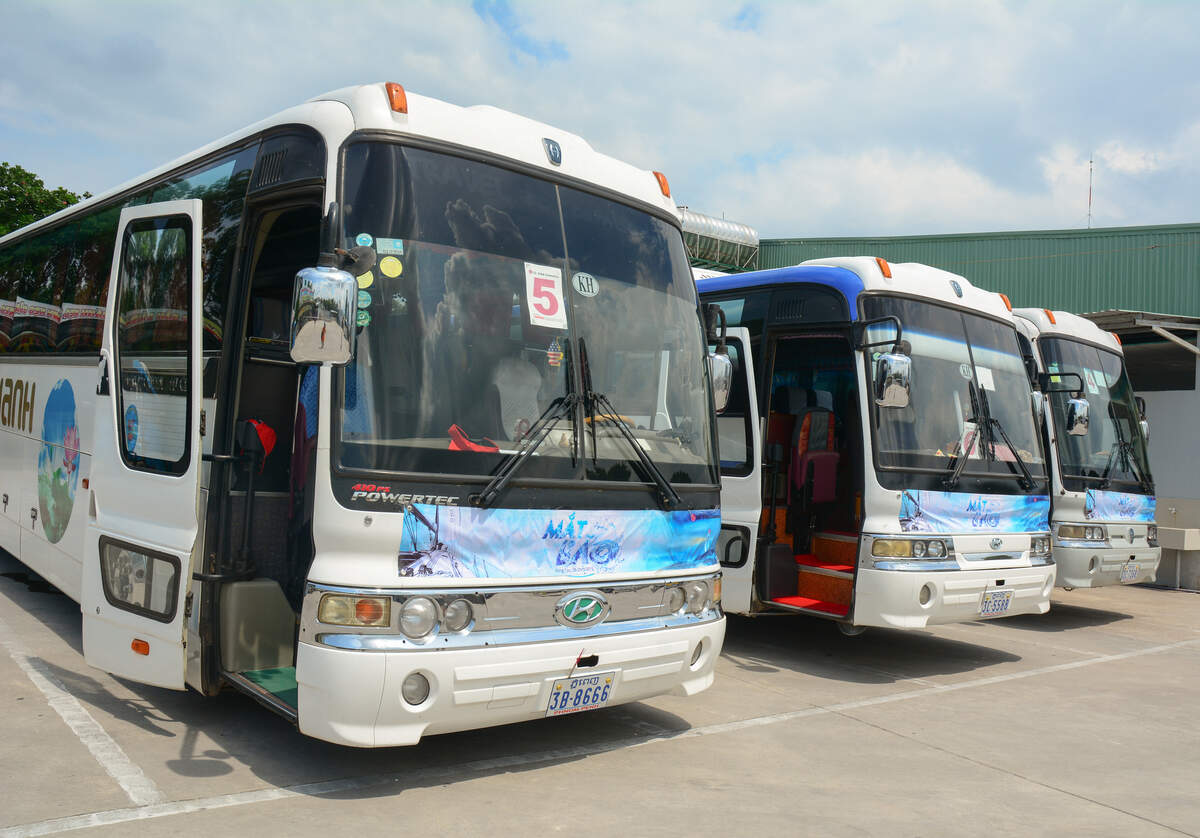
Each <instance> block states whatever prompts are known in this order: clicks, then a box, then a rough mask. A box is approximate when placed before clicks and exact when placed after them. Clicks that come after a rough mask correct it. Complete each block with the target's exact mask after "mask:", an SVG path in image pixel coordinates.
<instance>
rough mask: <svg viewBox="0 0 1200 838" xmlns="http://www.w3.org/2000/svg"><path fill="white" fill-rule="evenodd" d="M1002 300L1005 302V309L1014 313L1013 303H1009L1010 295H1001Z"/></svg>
mask: <svg viewBox="0 0 1200 838" xmlns="http://www.w3.org/2000/svg"><path fill="white" fill-rule="evenodd" d="M1000 299H1002V300H1004V307H1005V308H1006V309H1008V310H1009V311H1012V303H1010V302H1009V301H1008V295H1007V294H1001V295H1000Z"/></svg>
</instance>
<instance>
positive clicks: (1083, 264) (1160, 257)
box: [757, 223, 1200, 317]
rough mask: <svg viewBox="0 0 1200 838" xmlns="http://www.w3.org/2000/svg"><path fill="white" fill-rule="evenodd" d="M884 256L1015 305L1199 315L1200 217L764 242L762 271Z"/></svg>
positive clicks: (760, 257)
mask: <svg viewBox="0 0 1200 838" xmlns="http://www.w3.org/2000/svg"><path fill="white" fill-rule="evenodd" d="M850 255H854V256H860V255H861V256H882V257H883V258H884V259H887V260H888V261H889V262H922V263H924V264H926V265H933V266H935V267H938V268H943V269H945V270H948V271H952V272H954V273H957V274H961V275H962V276H965V277H966V278H967V279H969V280H970V281H971V282H972V283H974V284H976V285H978V286H981V287H983V288H987V289H988V290H990V291H1000V292H1003V293H1004V294H1007V295H1008V297H1009V298H1010V299H1011V300H1012V303H1013V305H1014V306H1033V307H1036V308H1052V309H1062V310H1065V311H1074V312H1091V311H1104V310H1110V309H1125V310H1130V311H1153V312H1162V313H1167V314H1175V315H1187V316H1193V317H1197V316H1200V223H1196V224H1170V225H1162V226H1155V227H1109V228H1103V229H1093V230H1034V231H1026V232H1011V233H963V234H956V235H941V236H896V237H871V238H796V239H763V240H762V241H761V242H760V243H759V250H758V265H757V267H759V268H780V267H784V266H787V265H795V264H797V263H799V262H803V261H805V260H807V259H818V258H821V257H825V256H850Z"/></svg>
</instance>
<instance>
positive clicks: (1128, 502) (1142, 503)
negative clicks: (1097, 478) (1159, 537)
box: [1083, 489, 1155, 524]
mask: <svg viewBox="0 0 1200 838" xmlns="http://www.w3.org/2000/svg"><path fill="white" fill-rule="evenodd" d="M1154 513H1155V499H1154V495H1132V494H1129V493H1128V492H1105V491H1103V490H1101V489H1088V490H1087V495H1086V496H1085V497H1084V499H1083V517H1084V520H1087V521H1145V522H1146V523H1148V524H1153V523H1154Z"/></svg>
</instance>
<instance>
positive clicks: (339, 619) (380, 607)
mask: <svg viewBox="0 0 1200 838" xmlns="http://www.w3.org/2000/svg"><path fill="white" fill-rule="evenodd" d="M317 619H318V620H320V621H321V622H322V623H328V624H329V625H334V626H373V627H378V626H386V625H390V624H391V622H392V600H391V599H390V598H389V597H385V596H351V595H347V594H325V596H323V597H321V604H320V605H319V606H318V607H317Z"/></svg>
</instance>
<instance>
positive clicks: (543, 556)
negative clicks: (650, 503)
mask: <svg viewBox="0 0 1200 838" xmlns="http://www.w3.org/2000/svg"><path fill="white" fill-rule="evenodd" d="M720 529H721V517H720V511H719V510H716V509H699V510H682V511H672V512H663V511H660V510H657V509H641V510H615V511H610V510H594V509H589V510H586V511H580V510H575V511H572V510H562V509H476V508H474V507H458V506H436V505H429V504H423V503H410V504H406V505H405V508H404V525H403V535H402V536H401V540H400V546H399V551H398V556H397V558H398V563H399V566H398V570H399V574H400V576H402V577H414V576H415V577H426V576H442V577H446V576H449V577H459V578H473V579H517V578H531V577H554V576H567V577H574V578H580V577H589V576H598V575H605V576H609V575H614V574H628V573H653V572H658V571H667V570H670V571H692V570H703V569H706V568H711V567H715V566H716V564H717V554H716V550H715V548H716V542H717V535H718V534H719V532H720Z"/></svg>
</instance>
